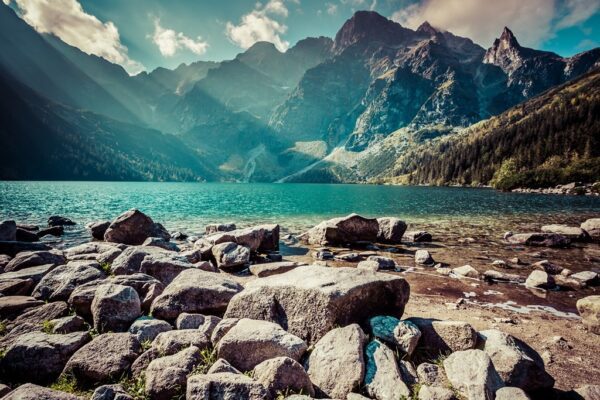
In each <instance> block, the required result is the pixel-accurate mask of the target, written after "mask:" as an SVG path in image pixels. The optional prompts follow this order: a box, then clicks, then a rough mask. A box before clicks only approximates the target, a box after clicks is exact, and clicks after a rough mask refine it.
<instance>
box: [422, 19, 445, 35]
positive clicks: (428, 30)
mask: <svg viewBox="0 0 600 400" xmlns="http://www.w3.org/2000/svg"><path fill="white" fill-rule="evenodd" d="M417 32H419V33H425V34H428V35H431V36H433V35H436V34H438V33H440V31H439V30H438V29H436V28H434V27H433V26H432V25H431V24H430V23H429V22H428V21H425V22H423V23H422V24H421V25H420V26H419V27H418V28H417Z"/></svg>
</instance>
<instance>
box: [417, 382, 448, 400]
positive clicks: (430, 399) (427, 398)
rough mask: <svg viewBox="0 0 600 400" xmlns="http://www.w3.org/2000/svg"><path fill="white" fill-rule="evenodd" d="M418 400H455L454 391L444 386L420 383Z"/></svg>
mask: <svg viewBox="0 0 600 400" xmlns="http://www.w3.org/2000/svg"><path fill="white" fill-rule="evenodd" d="M417 399H418V400H457V399H456V396H455V395H454V392H453V391H452V390H450V389H448V388H446V387H439V386H428V385H421V386H420V388H419V393H418V395H417Z"/></svg>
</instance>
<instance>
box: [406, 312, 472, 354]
mask: <svg viewBox="0 0 600 400" xmlns="http://www.w3.org/2000/svg"><path fill="white" fill-rule="evenodd" d="M407 321H409V322H412V323H413V324H415V325H416V326H417V328H419V330H420V331H421V339H420V342H419V346H422V347H424V348H426V349H427V350H428V351H431V352H433V353H434V354H436V355H438V354H445V353H448V352H454V351H460V350H469V349H473V348H475V346H476V345H477V332H476V331H475V329H473V327H472V326H471V325H470V324H468V323H467V322H463V321H440V320H436V319H431V318H408V319H407Z"/></svg>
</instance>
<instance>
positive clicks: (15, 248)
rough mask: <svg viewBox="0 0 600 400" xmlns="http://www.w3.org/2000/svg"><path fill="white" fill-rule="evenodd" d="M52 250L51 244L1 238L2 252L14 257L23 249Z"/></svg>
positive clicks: (0, 251) (0, 246)
mask: <svg viewBox="0 0 600 400" xmlns="http://www.w3.org/2000/svg"><path fill="white" fill-rule="evenodd" d="M35 250H51V248H50V246H48V245H47V244H44V243H29V242H22V241H19V240H17V241H12V240H10V241H9V240H0V254H6V255H9V256H11V257H14V256H15V255H17V254H18V253H20V252H22V251H35Z"/></svg>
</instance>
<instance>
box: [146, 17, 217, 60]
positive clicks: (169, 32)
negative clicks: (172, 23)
mask: <svg viewBox="0 0 600 400" xmlns="http://www.w3.org/2000/svg"><path fill="white" fill-rule="evenodd" d="M152 41H153V42H154V44H156V45H157V46H158V50H159V51H160V53H161V54H162V55H163V56H166V57H171V56H174V55H175V53H177V50H179V49H188V50H189V51H191V52H192V53H194V54H198V55H202V54H204V53H206V50H208V43H207V42H206V41H204V40H202V37H200V36H198V37H197V38H196V39H192V38H190V37H188V36H186V35H185V34H183V32H175V31H174V30H173V29H168V28H164V27H162V26H161V25H160V19H158V18H156V19H155V20H154V34H153V35H152Z"/></svg>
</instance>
